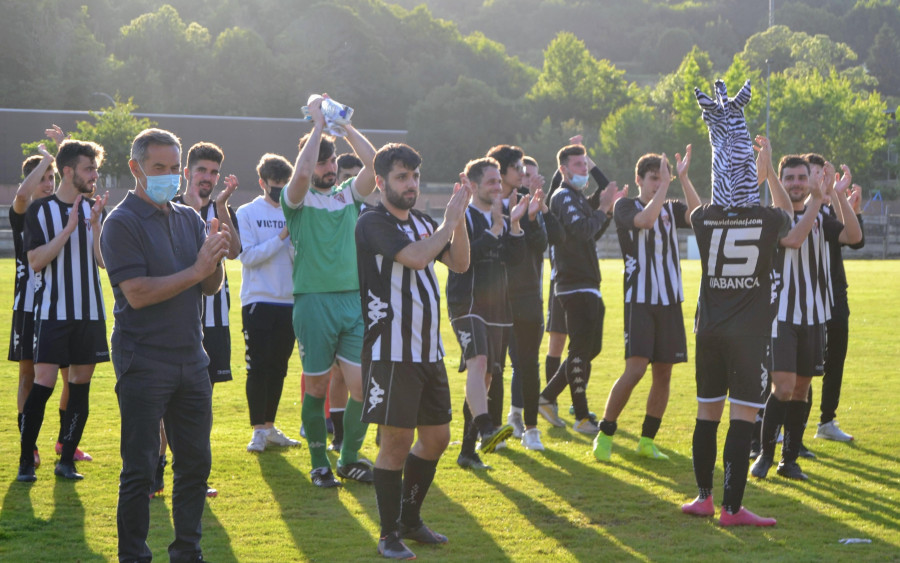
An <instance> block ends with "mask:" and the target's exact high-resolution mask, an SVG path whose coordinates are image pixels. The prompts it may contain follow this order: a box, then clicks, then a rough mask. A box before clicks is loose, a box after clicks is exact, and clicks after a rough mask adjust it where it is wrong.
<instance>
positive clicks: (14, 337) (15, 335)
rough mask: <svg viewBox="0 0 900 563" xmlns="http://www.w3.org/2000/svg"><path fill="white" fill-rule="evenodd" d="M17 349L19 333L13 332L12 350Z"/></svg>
mask: <svg viewBox="0 0 900 563" xmlns="http://www.w3.org/2000/svg"><path fill="white" fill-rule="evenodd" d="M18 347H19V331H17V330H13V348H18Z"/></svg>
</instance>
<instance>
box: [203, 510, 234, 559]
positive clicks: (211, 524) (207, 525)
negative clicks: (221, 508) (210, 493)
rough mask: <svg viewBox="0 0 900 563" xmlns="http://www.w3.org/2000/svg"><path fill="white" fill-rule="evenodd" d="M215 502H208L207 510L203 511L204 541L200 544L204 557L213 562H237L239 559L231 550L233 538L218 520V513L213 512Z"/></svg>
mask: <svg viewBox="0 0 900 563" xmlns="http://www.w3.org/2000/svg"><path fill="white" fill-rule="evenodd" d="M214 502H215V501H207V504H206V509H205V510H204V511H203V540H202V541H201V542H200V545H201V547H203V556H204V558H209V559H211V560H212V561H234V562H237V560H238V559H237V557H236V556H235V555H234V551H233V550H232V549H231V538H230V537H229V536H228V532H227V531H226V530H225V527H224V526H222V523H221V522H219V519H218V518H216V511H215V510H213V503H214Z"/></svg>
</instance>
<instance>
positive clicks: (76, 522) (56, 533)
mask: <svg viewBox="0 0 900 563" xmlns="http://www.w3.org/2000/svg"><path fill="white" fill-rule="evenodd" d="M50 479H53V482H52V486H53V513H52V514H51V515H50V518H49V519H47V520H42V519H39V518H36V517H35V515H34V508H33V506H32V502H31V494H32V492H33V490H34V487H37V486H44V487H46V486H48V485H50V484H51V483H48V482H47V481H49V480H50ZM76 487H77V484H76V483H74V482H71V481H66V480H63V479H57V478H56V477H54V476H53V475H50V477H49V479H48V478H46V477H43V478H42V479H41V480H40V481H38V482H37V483H34V484H26V483H19V482H17V481H13V482H12V483H10V485H9V489H8V490H7V491H6V495H5V496H4V497H3V507H2V510H0V546H3V544H4V543H6V542H4V541H3V540H5V539H7V538H9V537H13V536H15V537H16V538H18V539H22V538H25V541H17V542H16V545H18V546H22V547H26V548H27V551H26V552H13V551H7V548H6V547H0V553H2V554H3V559H4V560H6V561H34V560H35V559H36V557H38V555H37V554H38V553H40V556H46V557H47V558H48V559H49V560H56V561H63V560H69V559H70V558H71V557H73V556H77V558H78V559H79V560H80V561H105V558H104V557H103V556H102V555H100V554H99V553H95V552H93V551H92V550H91V548H90V547H89V546H88V544H87V541H86V540H85V534H84V526H85V521H84V505H83V504H82V503H81V498H80V497H79V496H78V492H77V488H76ZM7 545H8V544H7ZM37 549H40V551H39V552H38V551H35V550H37Z"/></svg>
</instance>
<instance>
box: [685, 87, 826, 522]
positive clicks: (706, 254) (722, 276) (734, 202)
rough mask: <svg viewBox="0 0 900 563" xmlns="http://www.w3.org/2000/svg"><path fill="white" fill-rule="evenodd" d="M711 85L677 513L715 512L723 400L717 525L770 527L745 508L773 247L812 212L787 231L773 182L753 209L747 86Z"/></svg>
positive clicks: (695, 219)
mask: <svg viewBox="0 0 900 563" xmlns="http://www.w3.org/2000/svg"><path fill="white" fill-rule="evenodd" d="M716 88H717V90H718V91H717V96H716V99H715V100H713V99H712V98H710V97H709V96H707V95H706V94H704V93H702V92H700V90H699V89H695V92H696V94H697V99H698V102H699V103H700V107H701V108H702V110H703V120H704V121H705V122H706V123H707V126H708V127H709V130H710V142H711V144H712V145H713V147H712V148H713V151H712V152H713V163H712V164H713V166H712V169H713V178H712V179H713V194H712V195H713V201H712V203H710V204H706V205H701V206H700V207H698V208H696V209H694V210H693V211H692V213H691V225H692V227H693V229H694V233H695V234H696V236H697V246H698V248H699V251H700V266H701V272H702V276H701V281H700V295H699V298H698V300H697V316H696V320H695V325H694V326H695V328H694V332H695V333H696V338H697V345H696V358H695V363H696V380H697V422H696V424H695V426H694V435H693V442H692V457H693V464H694V477H695V478H696V482H697V489H698V495H697V498H695V499H694V500H693V501H692V502H690V503H686V504H684V505H682V507H681V510H682V512H684V513H685V514H690V515H695V516H713V515H715V506H714V505H713V498H712V487H713V472H714V469H715V465H716V452H717V436H716V435H717V433H718V428H719V421H720V420H721V418H722V413H723V411H724V410H725V399H726V398H727V399H728V400H729V403H730V415H729V418H730V422H729V426H728V434H727V436H726V438H725V446H724V450H723V455H722V457H723V464H724V468H725V471H724V473H725V487H724V498H723V502H722V511H721V514H720V517H719V524H720V525H722V526H746V525H751V526H774V525H775V524H776V521H775V519H774V518H764V517H760V516H757V515H756V514H754V513H752V512H750V511H749V510H747V509H746V508H744V507H743V506H742V501H743V498H744V489H745V488H746V485H747V466H748V465H749V463H750V462H749V453H750V438H751V435H752V433H753V420H754V419H755V417H756V411H757V410H759V408H760V407H761V406H762V404H763V401H764V400H765V399H764V397H765V390H766V386H767V385H768V374H769V371H770V368H771V357H770V354H769V352H770V343H771V334H772V320H773V316H774V315H773V313H774V309H773V303H774V298H775V294H774V288H773V276H772V271H773V268H774V267H775V258H776V253H777V247H778V245H779V244H781V245H791V246H799V244H800V243H801V242H802V240H803V238H804V237H805V236H806V233H808V232H809V229H810V228H811V226H812V220H813V218H814V215H815V212H810V213H808V214H807V216H806V217H804V218H803V219H802V220H801V221H800V222H799V223H798V224H797V225H795V226H794V228H793V229H791V228H790V226H791V220H790V217H789V216H788V214H787V213H788V211H789V210H790V209H791V205H790V201H789V200H788V197H787V194H786V193H785V192H784V189H783V188H781V186H780V184H778V183H776V182H770V191H771V194H772V201H773V203H774V205H773V206H772V207H763V206H760V205H759V191H758V189H757V184H756V180H757V165H756V163H755V162H754V161H753V148H752V143H751V141H750V133H749V132H748V130H747V125H746V121H745V120H744V115H743V109H742V108H743V107H744V106H745V105H746V104H747V103H749V101H750V82H749V81H747V82H746V83H745V84H744V87H743V88H742V89H741V91H740V92H739V93H738V95H737V96H736V97H735V99H734V100H730V99H729V98H728V96H727V92H726V89H725V84H724V83H723V82H721V81H718V82H716ZM757 142H758V143H759V147H758V150H760V151H761V153H760V157H759V158H760V166H767V167H768V168H771V158H770V157H769V156H768V154H769V152H768V151H769V148H768V141H767V140H765V139H763V138H761V137H757ZM819 197H821V196H819ZM789 229H790V230H789Z"/></svg>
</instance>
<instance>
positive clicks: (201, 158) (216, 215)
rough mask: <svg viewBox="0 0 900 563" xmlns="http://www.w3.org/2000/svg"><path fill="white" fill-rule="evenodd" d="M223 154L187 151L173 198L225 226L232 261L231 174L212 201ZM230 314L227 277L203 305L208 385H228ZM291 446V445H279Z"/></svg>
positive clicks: (214, 149)
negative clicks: (177, 192)
mask: <svg viewBox="0 0 900 563" xmlns="http://www.w3.org/2000/svg"><path fill="white" fill-rule="evenodd" d="M224 160H225V153H223V152H222V149H221V148H219V146H217V145H215V144H213V143H206V142H201V143H197V144H195V145H194V146H192V147H191V148H190V150H188V156H187V166H185V168H184V179H185V182H186V184H187V185H186V187H185V189H184V194H183V195H180V196H178V197H176V198H175V200H174V201H175V203H181V204H184V205H187V206H189V207H192V208H193V209H194V211H196V212H197V213H199V214H200V217H201V218H202V219H203V220H204V221H206V224H207V225H208V224H210V221H212V220H213V219H218V220H219V224H220V225H226V226H227V227H228V231H229V232H230V233H231V234H232V235H234V236H232V238H231V247H230V248H229V249H228V256H227V258H228V259H229V260H234V259H235V258H237V257H238V255H239V254H240V253H241V237H240V236H239V234H240V233H239V232H238V229H237V228H235V226H236V225H237V216H236V215H235V213H234V210H233V209H232V208H231V205H229V203H228V199H229V198H230V197H231V195H232V194H233V193H234V191H235V190H236V189H237V187H238V180H237V177H235V176H234V174H229V175H228V176H226V177H225V179H224V180H223V184H224V186H225V187H224V189H222V191H220V192H219V193H218V194H216V197H215V199H213V197H212V193H213V191H214V190H215V189H216V185H217V184H218V183H219V175H220V174H219V171H220V169H221V167H222V162H223V161H224ZM230 310H231V293H230V292H229V290H228V274H225V282H224V283H223V284H222V289H221V290H219V292H218V293H216V294H215V295H211V296H209V297H206V298H205V300H204V305H203V349H204V350H206V353H207V355H209V381H210V383H212V384H213V386H215V384H216V383H220V382H224V381H231V379H232V376H231V329H230V327H229V326H228V325H229V321H228V315H229V312H230ZM281 445H285V446H287V445H290V444H286V443H285V444H281Z"/></svg>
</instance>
